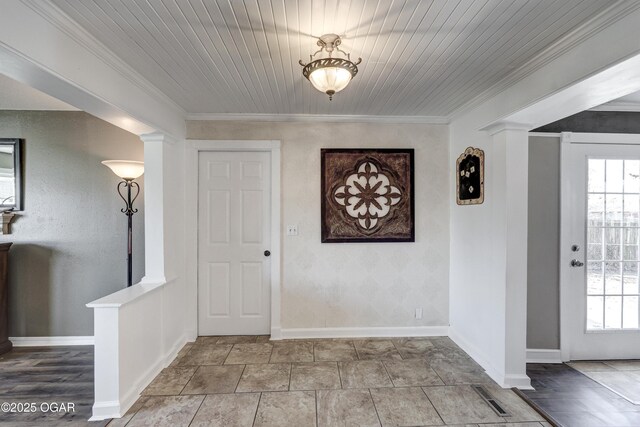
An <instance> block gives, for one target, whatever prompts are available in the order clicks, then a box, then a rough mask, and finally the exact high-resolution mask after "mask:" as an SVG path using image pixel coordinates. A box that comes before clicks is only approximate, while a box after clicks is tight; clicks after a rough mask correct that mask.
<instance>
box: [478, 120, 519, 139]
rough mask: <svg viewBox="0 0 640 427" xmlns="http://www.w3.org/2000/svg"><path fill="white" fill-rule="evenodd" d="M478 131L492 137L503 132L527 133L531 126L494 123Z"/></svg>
mask: <svg viewBox="0 0 640 427" xmlns="http://www.w3.org/2000/svg"><path fill="white" fill-rule="evenodd" d="M480 130H483V131H486V132H487V133H488V134H489V135H491V136H493V135H495V134H497V133H499V132H504V131H507V130H516V131H518V130H523V131H527V132H528V131H529V130H531V125H530V124H527V123H514V122H496V123H492V124H490V125H489V126H486V127H484V128H482V129H480Z"/></svg>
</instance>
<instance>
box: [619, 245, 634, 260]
mask: <svg viewBox="0 0 640 427" xmlns="http://www.w3.org/2000/svg"><path fill="white" fill-rule="evenodd" d="M622 252H623V253H622V257H623V259H624V260H625V261H638V247H637V246H636V245H625V246H624V248H623V251H622Z"/></svg>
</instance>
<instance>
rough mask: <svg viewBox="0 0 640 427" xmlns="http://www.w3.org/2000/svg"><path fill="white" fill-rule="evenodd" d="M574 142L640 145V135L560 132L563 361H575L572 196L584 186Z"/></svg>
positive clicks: (561, 325) (561, 333) (561, 350)
mask: <svg viewBox="0 0 640 427" xmlns="http://www.w3.org/2000/svg"><path fill="white" fill-rule="evenodd" d="M571 144H611V145H625V144H633V145H640V135H637V134H621V133H578V132H562V133H561V134H560V354H561V357H562V361H563V362H567V361H569V360H571V339H570V337H571V324H572V323H571V322H572V319H571V314H572V313H573V311H572V310H571V309H570V305H571V298H570V286H571V279H570V278H571V267H570V266H569V263H570V261H571V259H572V254H571V252H570V251H569V250H568V249H567V248H569V247H570V246H571V244H572V240H571V216H572V215H571V212H572V206H574V205H575V203H573V199H572V198H571V196H572V195H575V194H576V191H580V189H577V188H573V186H572V180H571V179H570V176H571Z"/></svg>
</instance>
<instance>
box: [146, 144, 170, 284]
mask: <svg viewBox="0 0 640 427" xmlns="http://www.w3.org/2000/svg"><path fill="white" fill-rule="evenodd" d="M140 139H141V140H142V142H144V215H145V216H144V246H145V249H144V250H145V275H144V277H143V278H142V281H141V282H142V283H164V282H166V281H167V277H166V276H167V273H166V271H165V245H166V243H167V242H166V238H165V218H164V215H165V197H167V196H168V195H166V194H165V192H166V179H167V177H166V174H167V170H166V169H167V168H166V167H165V161H166V158H167V151H168V150H169V149H170V148H169V146H170V145H172V144H174V142H175V140H174V139H173V138H171V137H170V136H168V135H166V134H162V133H148V134H144V135H141V136H140Z"/></svg>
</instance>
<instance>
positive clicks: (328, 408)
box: [316, 390, 380, 427]
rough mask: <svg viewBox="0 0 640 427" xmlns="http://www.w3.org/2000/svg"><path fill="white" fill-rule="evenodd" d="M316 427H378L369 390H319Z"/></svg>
mask: <svg viewBox="0 0 640 427" xmlns="http://www.w3.org/2000/svg"><path fill="white" fill-rule="evenodd" d="M316 393H317V399H318V403H317V405H318V427H333V426H359V427H374V426H378V427H379V426H380V421H379V420H378V415H377V414H376V408H375V407H374V406H373V400H372V399H371V395H370V394H369V390H319V391H317V392H316Z"/></svg>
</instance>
